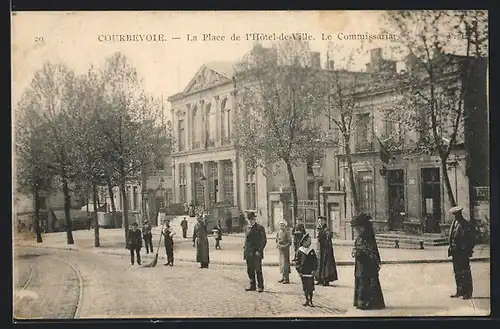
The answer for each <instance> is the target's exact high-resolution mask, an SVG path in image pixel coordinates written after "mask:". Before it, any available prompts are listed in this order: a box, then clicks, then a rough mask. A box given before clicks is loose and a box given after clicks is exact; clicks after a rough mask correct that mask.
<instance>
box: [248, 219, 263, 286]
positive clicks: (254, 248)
mask: <svg viewBox="0 0 500 329" xmlns="http://www.w3.org/2000/svg"><path fill="white" fill-rule="evenodd" d="M247 217H248V227H247V229H246V231H245V246H244V251H243V259H245V260H246V263H247V274H248V278H249V279H250V287H248V288H246V289H245V290H246V291H255V290H256V288H258V291H259V292H263V291H264V276H263V274H262V259H263V258H264V248H265V247H266V244H267V237H266V230H265V229H264V227H263V226H262V225H260V224H258V223H257V222H256V220H257V218H256V216H255V213H253V212H249V213H248V214H247ZM255 276H257V287H256V284H255Z"/></svg>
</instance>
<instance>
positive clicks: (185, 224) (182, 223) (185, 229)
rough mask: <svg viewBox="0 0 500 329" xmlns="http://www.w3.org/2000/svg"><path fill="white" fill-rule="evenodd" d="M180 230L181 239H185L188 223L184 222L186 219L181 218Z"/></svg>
mask: <svg viewBox="0 0 500 329" xmlns="http://www.w3.org/2000/svg"><path fill="white" fill-rule="evenodd" d="M181 228H182V238H183V239H187V230H188V222H187V220H186V217H184V218H182V221H181Z"/></svg>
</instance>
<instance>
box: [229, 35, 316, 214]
mask: <svg viewBox="0 0 500 329" xmlns="http://www.w3.org/2000/svg"><path fill="white" fill-rule="evenodd" d="M311 63H312V59H311V52H310V49H309V44H308V43H307V42H305V41H297V40H292V41H285V42H281V43H278V44H276V45H275V47H274V48H273V49H268V48H264V47H262V46H260V45H256V46H255V47H254V48H253V49H252V51H251V52H250V53H249V54H248V55H247V56H245V57H244V58H243V59H242V60H241V61H240V62H239V63H237V65H236V67H235V69H236V74H235V88H236V92H237V105H236V106H237V111H236V116H235V145H236V148H237V152H238V154H240V155H241V156H242V157H243V158H244V159H245V160H246V161H247V164H248V165H249V166H253V167H256V166H257V165H260V166H266V165H267V164H271V163H277V162H280V161H283V162H284V163H285V165H286V170H287V173H288V180H289V184H290V188H291V191H292V201H293V221H294V222H295V220H296V216H297V199H298V197H297V187H296V183H295V177H294V173H293V168H294V166H297V165H299V164H302V163H304V162H305V161H307V160H309V159H317V158H319V157H320V156H321V154H322V152H323V150H324V145H323V142H322V139H321V128H320V127H319V126H318V125H317V124H316V123H315V122H314V118H315V117H316V116H317V115H318V114H319V113H320V104H319V102H318V100H317V98H315V88H316V83H315V82H316V80H315V79H316V77H317V72H318V70H319V68H318V67H316V68H314V67H312V66H311Z"/></svg>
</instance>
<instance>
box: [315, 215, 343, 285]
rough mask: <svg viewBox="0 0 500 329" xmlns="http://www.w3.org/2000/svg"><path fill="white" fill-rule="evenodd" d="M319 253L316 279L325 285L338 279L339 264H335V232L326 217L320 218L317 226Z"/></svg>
mask: <svg viewBox="0 0 500 329" xmlns="http://www.w3.org/2000/svg"><path fill="white" fill-rule="evenodd" d="M316 229H317V238H318V245H317V249H318V251H317V255H318V263H319V266H318V270H317V272H316V281H317V282H318V284H320V285H323V286H328V285H330V282H333V281H337V280H338V275H337V266H336V264H335V255H334V253H333V241H332V239H333V232H332V231H330V230H329V229H328V226H327V224H326V221H325V218H324V217H321V216H320V217H319V218H318V226H317V228H316Z"/></svg>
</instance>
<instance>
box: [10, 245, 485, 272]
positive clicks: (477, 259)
mask: <svg viewBox="0 0 500 329" xmlns="http://www.w3.org/2000/svg"><path fill="white" fill-rule="evenodd" d="M14 246H17V247H26V248H40V249H55V250H67V251H82V252H92V253H95V254H108V255H117V256H128V255H126V254H124V253H122V252H118V251H113V250H96V249H89V250H81V249H79V248H77V247H72V246H67V247H54V246H39V245H22V244H15V245H14ZM142 257H143V259H146V258H148V259H149V258H152V257H154V256H153V255H151V256H150V255H148V254H146V255H143V256H142ZM176 260H178V261H181V262H191V263H196V261H195V260H194V259H192V258H189V259H186V258H182V257H181V258H178V257H176ZM489 260H490V257H489V256H483V257H472V258H471V259H470V261H471V262H485V261H489ZM210 263H211V264H217V265H233V266H234V265H237V266H243V265H246V263H245V262H244V261H243V260H242V261H220V260H211V261H210ZM438 263H451V259H447V258H437V259H405V260H387V261H382V265H397V264H401V265H403V264H438ZM335 264H336V265H337V266H353V265H354V261H350V260H349V261H337V262H336V263H335ZM262 266H273V267H275V266H279V263H278V262H272V263H263V264H262Z"/></svg>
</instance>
